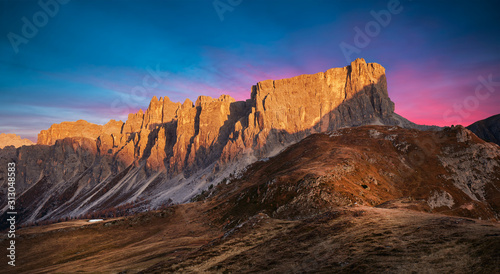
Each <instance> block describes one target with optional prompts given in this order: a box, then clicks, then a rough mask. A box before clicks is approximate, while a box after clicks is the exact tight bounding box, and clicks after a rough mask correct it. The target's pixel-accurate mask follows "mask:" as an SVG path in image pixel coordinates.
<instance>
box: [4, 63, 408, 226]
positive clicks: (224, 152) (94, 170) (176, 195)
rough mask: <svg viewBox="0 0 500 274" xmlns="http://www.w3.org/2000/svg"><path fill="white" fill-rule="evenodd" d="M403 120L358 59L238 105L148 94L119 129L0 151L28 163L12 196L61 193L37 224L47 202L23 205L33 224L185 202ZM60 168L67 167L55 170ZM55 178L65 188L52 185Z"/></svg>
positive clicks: (80, 126) (71, 125) (86, 130)
mask: <svg viewBox="0 0 500 274" xmlns="http://www.w3.org/2000/svg"><path fill="white" fill-rule="evenodd" d="M402 121H403V122H404V123H403V124H404V126H410V127H411V126H412V125H414V124H412V123H410V122H408V121H407V120H405V119H404V118H402V117H400V116H397V115H396V114H395V113H394V104H393V103H392V102H391V100H390V99H389V96H388V93H387V83H386V78H385V70H384V68H383V67H382V66H380V65H378V64H373V63H370V64H367V63H366V62H365V61H364V60H363V59H357V60H356V61H354V62H352V63H351V65H350V66H347V67H344V68H334V69H330V70H328V71H326V72H320V73H317V74H312V75H301V76H297V77H293V78H289V79H282V80H275V81H273V80H266V81H262V82H259V83H257V84H256V85H255V86H253V87H252V89H251V94H250V99H248V100H246V101H235V100H234V99H233V98H231V97H230V96H227V95H222V96H220V97H219V98H211V97H208V96H200V97H198V99H197V100H196V102H195V103H193V102H192V101H191V100H189V99H186V101H185V102H184V103H182V104H181V103H178V102H177V103H175V102H172V101H170V99H169V98H168V97H163V98H160V99H158V98H157V97H153V98H152V100H151V102H150V104H149V107H148V108H147V109H146V111H142V110H140V111H139V112H137V113H131V114H129V116H128V119H127V120H126V121H125V122H122V121H114V120H111V121H110V122H108V123H107V124H105V125H95V124H91V123H88V122H86V121H83V120H79V121H76V122H63V123H61V124H54V125H52V126H51V127H50V128H49V129H48V130H42V131H41V132H40V134H39V136H38V144H39V145H46V146H51V147H50V148H43V149H42V148H40V147H46V146H33V147H30V148H29V149H28V148H25V149H23V150H22V155H21V151H17V152H13V151H10V150H9V151H2V152H1V153H4V154H8V155H9V157H14V156H15V157H21V156H22V157H23V159H37V160H36V161H37V162H36V163H33V162H30V161H24V162H23V161H22V162H20V165H21V166H22V165H24V168H25V170H26V173H25V174H24V175H23V176H24V177H21V176H20V177H18V178H22V179H20V180H22V182H19V185H20V189H23V188H24V189H28V188H29V187H30V185H32V184H38V183H40V184H44V186H43V189H54V191H55V192H54V193H53V195H59V196H58V197H61V196H60V195H62V194H61V193H63V194H64V195H63V198H60V199H62V200H64V201H65V202H64V203H63V204H61V205H60V206H61V207H60V208H59V207H58V209H57V210H55V209H51V210H48V211H47V212H49V213H46V217H42V215H43V214H42V213H39V212H44V211H40V210H41V209H44V208H45V209H46V205H44V204H43V203H42V201H40V203H42V204H36V203H34V202H33V203H32V204H31V206H33V207H37V208H38V207H40V209H39V210H38V211H37V212H38V213H33V214H34V215H32V216H31V217H33V218H35V219H39V218H49V217H53V216H64V215H65V214H66V215H67V214H70V215H76V214H80V213H82V212H87V211H88V210H96V209H102V208H105V207H106V206H116V205H119V204H122V203H125V202H133V201H135V200H136V199H139V198H144V199H148V200H151V201H152V203H161V202H162V201H164V200H166V199H170V198H171V199H172V200H174V202H184V201H186V200H187V199H189V198H191V197H193V196H194V195H195V194H197V193H198V192H199V191H200V190H201V189H204V188H207V187H208V185H210V184H217V183H219V182H220V180H222V178H224V177H225V176H228V175H230V174H231V173H235V172H236V171H237V170H239V169H241V168H243V167H245V166H246V165H248V164H250V163H252V162H254V161H256V160H258V159H260V158H263V157H269V156H271V155H274V154H276V153H277V152H279V151H280V150H281V149H283V148H284V147H285V146H287V145H289V144H292V143H295V142H298V141H300V140H301V139H303V138H304V137H306V136H308V135H310V134H312V133H315V132H325V131H330V130H334V129H337V128H341V127H351V126H359V125H365V124H373V123H375V124H388V125H397V124H399V125H401V123H402ZM83 140H86V141H83ZM90 143H92V144H93V145H89V144H90ZM71 144H73V146H71ZM84 151H87V152H85V153H84ZM56 152H57V153H56ZM1 153H0V154H1ZM54 153H55V154H54ZM61 153H62V154H61ZM64 153H66V154H64ZM13 155H14V156H13ZM60 155H65V156H60ZM90 155H92V156H90ZM0 156H1V155H0ZM70 159H73V160H70ZM67 161H70V162H69V163H70V164H64V163H66V162H67ZM49 163H51V164H50V165H49ZM74 163H78V164H74ZM35 167H36V168H35ZM21 169H22V168H20V170H21ZM53 169H56V170H57V172H56V171H50V170H53ZM28 173H29V174H28ZM61 174H63V175H64V176H62V177H61ZM61 178H63V179H61ZM61 180H63V181H64V182H66V183H65V184H64V187H63V186H59V185H58V183H60V182H61ZM56 182H57V183H56ZM40 187H42V186H40ZM30 189H33V191H34V190H36V189H37V188H30ZM84 197H87V198H84ZM82 199H83V200H82ZM49 200H50V199H49ZM49 200H43V201H45V202H47V203H48V201H49ZM45 202H44V203H45ZM77 203H83V204H82V205H81V204H77ZM35 204H36V205H35ZM53 204H58V203H55V202H54V203H53ZM26 208H29V206H28V205H26ZM33 210H35V209H33ZM54 210H55V211H54ZM43 216H45V215H43ZM31 217H30V218H31Z"/></svg>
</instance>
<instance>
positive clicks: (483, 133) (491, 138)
mask: <svg viewBox="0 0 500 274" xmlns="http://www.w3.org/2000/svg"><path fill="white" fill-rule="evenodd" d="M467 128H468V129H469V130H470V131H472V132H474V134H476V135H477V136H478V137H479V138H481V139H483V140H485V141H488V142H493V143H496V144H497V145H500V114H497V115H493V116H491V117H489V118H486V119H484V120H481V121H477V122H475V123H474V124H472V125H470V126H468V127H467Z"/></svg>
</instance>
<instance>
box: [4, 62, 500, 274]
mask: <svg viewBox="0 0 500 274" xmlns="http://www.w3.org/2000/svg"><path fill="white" fill-rule="evenodd" d="M498 132H499V131H498V116H494V117H492V118H489V119H486V120H483V121H479V122H477V123H474V124H473V125H470V126H469V127H467V128H465V127H463V126H460V125H459V126H451V127H443V128H440V127H437V126H425V125H417V124H414V123H412V122H410V121H408V120H407V119H405V118H403V117H401V116H399V115H398V114H396V113H395V112H394V103H393V102H392V101H391V100H390V98H389V96H388V91H387V81H386V76H385V70H384V68H383V67H382V66H381V65H379V64H375V63H366V62H365V61H364V60H363V59H357V60H355V61H354V62H352V63H351V64H350V65H349V66H347V67H343V68H333V69H329V70H327V71H326V72H320V73H317V74H312V75H300V76H297V77H293V78H289V79H282V80H266V81H262V82H259V83H257V84H256V85H255V86H253V87H252V88H251V92H250V99H248V100H246V101H235V100H234V99H233V98H231V97H229V96H227V95H222V96H220V97H219V98H215V99H214V98H211V97H207V96H200V97H198V99H197V100H196V102H194V103H193V102H192V101H190V100H189V99H187V100H186V101H184V102H183V103H179V102H177V103H176V102H171V101H170V100H169V98H168V97H162V98H160V99H158V98H157V97H153V99H152V100H151V103H150V104H149V107H148V108H147V109H146V111H142V110H140V111H139V112H137V113H132V114H130V115H129V116H128V119H127V120H126V121H125V122H122V121H115V120H111V121H109V122H108V123H106V124H105V125H96V124H92V123H88V122H86V121H84V120H79V121H76V122H63V123H60V124H54V125H52V126H51V127H50V128H49V129H47V130H42V131H41V132H40V134H39V135H38V141H37V144H29V143H26V145H22V146H20V144H17V143H16V144H14V143H11V145H7V143H8V142H10V141H9V140H10V139H13V138H9V140H7V141H5V143H4V144H6V145H7V146H5V147H4V148H3V149H1V150H0V165H2V166H7V163H8V162H12V161H15V163H16V168H17V171H16V192H17V199H16V210H17V211H18V216H19V218H20V219H19V225H21V226H27V227H25V228H21V229H20V230H19V234H20V237H19V249H20V250H23V252H22V253H20V258H19V260H20V261H21V262H22V264H21V265H22V268H20V269H21V270H20V271H21V272H26V273H33V271H42V272H44V271H46V272H47V271H48V272H53V271H56V272H68V271H74V270H75V269H80V270H84V271H89V272H117V271H135V272H137V271H144V272H153V273H162V272H172V271H175V272H178V271H184V272H206V271H208V272H224V271H229V272H232V271H240V270H245V271H247V272H252V271H272V270H281V271H283V272H289V271H292V270H293V271H299V272H301V271H305V272H309V271H327V270H333V269H334V270H337V271H344V272H351V271H355V272H358V271H363V272H372V271H380V270H383V269H385V270H388V269H389V270H391V271H406V270H408V271H409V270H411V269H414V268H413V267H414V266H415V265H418V264H423V265H427V266H432V267H433V269H435V270H436V271H438V272H447V271H452V270H454V269H456V268H457V267H469V268H470V270H471V271H479V272H481V271H483V272H495V271H499V269H498V265H497V266H496V268H495V264H494V263H493V262H494V261H496V260H498V258H499V257H500V255H499V254H500V237H499V235H500V234H499V233H498V232H499V231H500V226H499V225H498V220H499V219H500V147H499V146H498V144H495V142H497V141H498V140H499V139H498ZM2 136H3V135H2ZM14 139H17V138H14ZM0 172H1V173H0V176H1V177H2V178H4V179H5V178H6V177H7V174H6V173H5V171H3V170H2V171H0ZM6 181H7V180H2V186H1V188H0V191H1V192H2V193H1V196H0V205H1V207H2V209H3V210H2V212H3V213H4V215H3V216H2V222H3V223H2V225H3V227H5V226H6V223H4V222H5V220H6V215H5V211H6V204H7V199H6V197H7V195H6V192H7V187H6V183H5V182H6ZM117 211H120V212H126V213H127V215H130V214H135V215H133V216H131V217H126V218H124V217H118V216H117V214H116V212H117ZM91 217H92V218H94V217H103V218H105V219H106V220H105V221H103V222H102V223H98V224H93V225H88V223H86V222H85V221H84V220H82V219H89V218H91ZM54 221H59V223H56V224H49V223H52V222H54ZM39 224H45V225H42V226H38V225H39ZM429 231H432V233H431V234H429V233H427V232H429ZM290 239H293V241H291V240H290ZM400 239H405V240H404V241H402V240H400ZM448 242H450V243H453V247H450V246H448ZM61 244H63V245H65V246H70V248H69V249H65V250H64V251H61V250H60V248H58V247H59V246H60V245H61ZM35 246H43V247H44V248H43V250H40V249H37V248H33V247H35ZM297 246H301V248H300V249H303V250H305V251H304V254H305V257H304V256H303V255H304V254H303V255H301V254H300V252H299V250H297V249H296V248H297ZM138 247H141V248H138ZM447 248H451V249H450V250H453V251H450V252H452V253H453V252H454V254H455V255H453V256H451V255H446V254H445V255H443V254H442V253H440V252H441V250H444V249H447ZM334 251H335V252H334ZM332 252H334V253H335V254H333V253H332ZM42 253H43V254H50V255H47V256H48V257H47V256H41V254H42ZM2 254H3V253H2ZM259 254H260V255H259ZM263 254H264V255H263ZM266 254H267V255H266ZM271 254H274V255H273V256H274V257H273V256H271ZM269 256H271V257H273V258H274V259H273V260H274V261H273V260H270V259H268V258H269ZM276 256H277V257H276ZM373 256H376V258H377V259H374V257H373ZM381 256H386V257H384V258H386V259H381ZM450 256H451V257H450ZM452 257H453V258H455V257H456V258H455V259H456V260H455V262H454V263H453V264H450V262H451V261H452V259H450V258H452ZM42 258H43V259H42ZM277 258H280V259H279V260H277ZM432 258H436V259H432ZM440 258H441V259H440ZM442 258H446V260H443V259H442ZM457 258H467V260H466V261H461V260H459V259H457ZM436 260H437V261H436ZM394 261H398V262H401V264H400V266H399V267H400V268H395V264H394V263H393V262H394ZM89 262H92V263H89ZM461 263H462V264H463V265H462V264H461ZM0 272H1V271H0Z"/></svg>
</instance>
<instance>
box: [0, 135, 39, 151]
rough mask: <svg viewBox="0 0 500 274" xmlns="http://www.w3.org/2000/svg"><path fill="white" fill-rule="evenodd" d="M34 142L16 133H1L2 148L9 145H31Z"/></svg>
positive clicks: (0, 143) (0, 144) (0, 146)
mask: <svg viewBox="0 0 500 274" xmlns="http://www.w3.org/2000/svg"><path fill="white" fill-rule="evenodd" d="M31 145H33V142H32V141H30V140H28V139H23V138H21V136H19V135H16V134H13V133H12V134H5V133H0V148H4V147H7V146H14V147H21V146H31Z"/></svg>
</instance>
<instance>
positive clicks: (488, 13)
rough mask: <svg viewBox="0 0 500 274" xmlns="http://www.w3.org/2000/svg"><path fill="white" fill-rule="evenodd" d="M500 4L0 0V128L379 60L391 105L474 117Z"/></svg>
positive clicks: (432, 115)
mask: <svg viewBox="0 0 500 274" xmlns="http://www.w3.org/2000/svg"><path fill="white" fill-rule="evenodd" d="M499 8H500V4H499V2H498V1H417V0H413V1H410V0H401V1H397V0H385V1H356V0H352V1H327V0H324V1H323V0H313V1H294V0H283V1H281V0H280V1H278V0H276V1H272V0H267V1H261V0H215V1H213V0H206V1H195V0H179V1H173V0H161V1H160V0H158V1H157V0H154V1H153V0H146V1H144V0H142V1H138V0H137V1H131V0H128V1H127V0H114V1H111V0H71V1H69V0H40V1H31V0H30V1H22V0H21V1H19V0H9V1H5V0H0V37H1V38H0V132H2V133H16V134H18V135H21V136H22V137H23V138H29V139H31V140H33V141H36V138H37V134H38V133H39V132H40V130H42V129H47V128H49V127H50V125H51V124H53V123H60V122H62V121H76V120H79V119H84V120H87V121H89V122H92V123H97V124H104V123H106V122H107V121H109V120H110V119H115V120H122V121H125V120H126V118H127V115H128V113H131V112H136V111H138V110H139V109H140V108H142V109H146V108H147V106H148V104H149V102H150V100H151V98H152V97H153V96H154V95H156V96H157V97H163V96H168V97H169V98H170V99H171V100H172V101H177V102H183V101H184V100H185V99H186V98H189V99H191V100H192V101H195V100H196V98H197V97H198V96H199V95H208V96H212V97H219V96H220V95H221V94H229V95H231V96H232V97H234V98H235V99H237V100H245V99H248V98H249V97H250V90H251V86H252V85H254V84H256V83H257V82H259V81H263V80H266V79H275V80H276V79H282V78H288V77H293V76H296V75H300V74H313V73H317V72H321V71H326V70H328V69H329V68H333V67H344V66H347V65H349V63H350V62H351V61H353V60H354V59H356V58H364V59H365V60H366V61H367V62H375V63H379V64H381V65H382V66H384V67H385V69H386V76H387V82H388V92H389V96H390V98H391V99H392V101H394V102H395V104H396V113H398V114H400V115H402V116H404V117H406V118H407V119H409V120H411V121H413V122H416V123H420V124H429V125H439V126H445V125H451V124H463V125H469V124H471V123H473V122H475V121H477V120H481V119H484V118H487V117H489V116H491V115H494V114H498V113H500V107H499V106H500V17H499V16H498V10H499Z"/></svg>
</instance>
